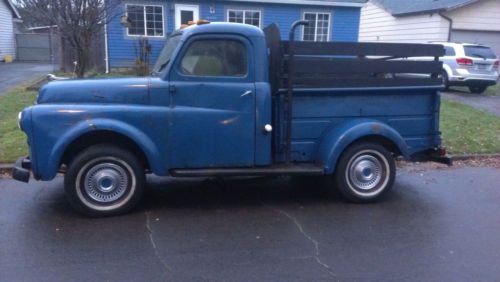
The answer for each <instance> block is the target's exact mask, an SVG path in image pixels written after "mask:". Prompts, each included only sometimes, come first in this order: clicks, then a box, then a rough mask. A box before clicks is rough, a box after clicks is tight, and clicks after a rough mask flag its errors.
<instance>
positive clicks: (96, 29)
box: [17, 0, 121, 77]
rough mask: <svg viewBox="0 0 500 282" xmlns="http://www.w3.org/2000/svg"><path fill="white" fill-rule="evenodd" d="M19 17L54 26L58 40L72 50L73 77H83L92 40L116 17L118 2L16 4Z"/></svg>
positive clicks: (29, 0) (31, 0)
mask: <svg viewBox="0 0 500 282" xmlns="http://www.w3.org/2000/svg"><path fill="white" fill-rule="evenodd" d="M17 2H18V4H19V6H20V7H21V9H22V11H23V14H24V15H25V16H27V17H31V19H32V21H34V22H37V23H43V24H45V25H57V27H58V32H59V33H60V36H61V37H62V38H63V39H64V40H66V41H67V42H68V43H69V44H70V46H71V47H72V48H73V49H74V51H75V54H76V62H77V64H78V65H77V66H78V67H77V69H76V75H77V76H78V77H83V76H84V74H85V71H86V70H87V68H88V67H89V59H90V54H91V50H90V49H91V46H92V42H93V40H95V38H96V36H97V35H99V33H100V32H101V30H102V27H103V25H105V24H106V23H109V21H110V20H111V19H113V18H114V17H116V16H117V14H116V11H117V9H116V8H117V5H119V4H120V3H121V1H120V0H109V1H108V0H18V1H17Z"/></svg>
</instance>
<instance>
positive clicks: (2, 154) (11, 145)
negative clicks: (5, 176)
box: [0, 88, 37, 163]
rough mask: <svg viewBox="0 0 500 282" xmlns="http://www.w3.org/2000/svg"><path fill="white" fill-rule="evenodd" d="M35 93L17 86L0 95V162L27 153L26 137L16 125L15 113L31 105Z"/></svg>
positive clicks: (13, 159) (12, 159)
mask: <svg viewBox="0 0 500 282" xmlns="http://www.w3.org/2000/svg"><path fill="white" fill-rule="evenodd" d="M36 95H37V93H36V92H34V91H24V88H17V89H15V90H12V91H10V92H9V93H8V94H6V95H5V96H2V97H0V163H8V162H13V161H15V160H16V159H17V158H18V157H20V156H23V155H26V154H27V148H28V146H27V144H26V137H25V135H24V133H23V132H21V130H20V129H19V128H18V127H17V114H18V112H19V111H21V110H22V109H23V108H25V107H26V106H29V105H32V104H33V103H34V101H35V98H36Z"/></svg>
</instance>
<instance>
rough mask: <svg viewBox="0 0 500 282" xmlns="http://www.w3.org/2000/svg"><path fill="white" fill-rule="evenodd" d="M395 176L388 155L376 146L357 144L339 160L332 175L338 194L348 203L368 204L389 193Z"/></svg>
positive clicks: (380, 147) (394, 170)
mask: <svg viewBox="0 0 500 282" xmlns="http://www.w3.org/2000/svg"><path fill="white" fill-rule="evenodd" d="M395 175H396V165H395V162H394V158H393V157H392V154H391V153H390V152H389V151H388V150H387V149H386V148H384V147H383V146H381V145H379V144H376V143H367V142H363V143H357V144H354V145H352V146H350V147H349V148H348V149H347V150H346V151H345V152H344V153H343V154H342V156H341V157H340V159H339V162H338V165H337V169H336V171H335V175H334V178H335V184H336V186H337V189H338V190H339V192H340V193H341V194H342V196H344V197H345V198H346V199H347V200H349V201H352V202H361V203H366V202H372V201H376V200H378V199H379V198H380V197H382V196H383V195H385V194H386V193H387V192H388V191H389V190H391V188H392V186H393V184H394V178H395Z"/></svg>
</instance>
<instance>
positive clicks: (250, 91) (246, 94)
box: [240, 90, 253, 98]
mask: <svg viewBox="0 0 500 282" xmlns="http://www.w3.org/2000/svg"><path fill="white" fill-rule="evenodd" d="M252 93H253V92H252V90H248V91H247V92H245V93H243V94H241V96H240V98H243V97H245V96H248V95H252Z"/></svg>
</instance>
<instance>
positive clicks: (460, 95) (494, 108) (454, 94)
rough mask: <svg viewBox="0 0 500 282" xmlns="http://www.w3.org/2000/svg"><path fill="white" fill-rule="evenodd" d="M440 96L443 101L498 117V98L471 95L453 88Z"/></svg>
mask: <svg viewBox="0 0 500 282" xmlns="http://www.w3.org/2000/svg"><path fill="white" fill-rule="evenodd" d="M441 95H442V97H444V98H445V99H448V100H452V101H455V102H460V103H462V104H466V105H469V106H472V107H474V108H476V109H479V110H482V111H485V112H488V113H491V114H494V115H496V116H498V117H500V96H485V95H478V94H472V93H469V92H465V91H460V90H457V89H453V88H451V89H450V91H448V92H444V93H442V94H441Z"/></svg>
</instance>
